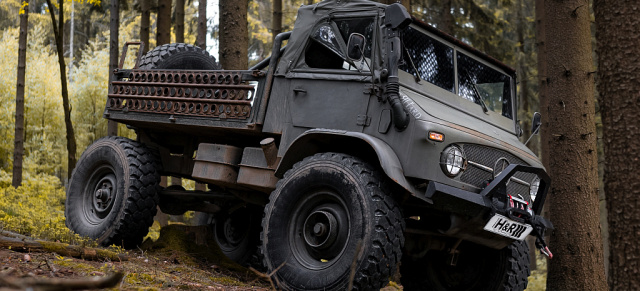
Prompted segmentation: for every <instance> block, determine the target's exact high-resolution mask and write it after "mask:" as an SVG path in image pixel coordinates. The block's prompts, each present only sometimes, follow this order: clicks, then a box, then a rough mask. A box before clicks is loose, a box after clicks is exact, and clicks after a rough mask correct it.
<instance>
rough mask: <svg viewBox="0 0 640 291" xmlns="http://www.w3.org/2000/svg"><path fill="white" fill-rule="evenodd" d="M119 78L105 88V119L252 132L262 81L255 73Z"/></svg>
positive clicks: (142, 73) (150, 73) (148, 73)
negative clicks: (106, 89) (257, 97)
mask: <svg viewBox="0 0 640 291" xmlns="http://www.w3.org/2000/svg"><path fill="white" fill-rule="evenodd" d="M120 76H122V77H121V78H118V80H116V81H113V82H111V84H110V86H109V94H108V99H107V104H106V108H105V117H106V118H107V119H111V120H115V121H118V122H121V123H124V124H129V125H133V126H136V125H138V126H139V125H143V126H145V125H146V126H149V125H154V126H158V127H162V126H164V125H165V124H183V125H187V126H188V125H198V126H205V127H219V128H237V129H248V130H251V129H254V128H255V126H254V122H253V121H254V119H255V116H256V115H257V110H254V107H255V106H254V105H257V104H259V101H260V100H257V99H256V96H257V95H256V93H259V92H256V91H257V90H260V88H261V87H262V86H260V83H264V79H265V78H264V73H263V72H260V71H222V70H220V71H187V70H128V71H126V72H124V73H121V74H120ZM250 82H252V83H250ZM257 88H258V89H257ZM258 95H259V96H260V97H262V96H261V94H258ZM155 129H158V128H157V127H156V128H155Z"/></svg>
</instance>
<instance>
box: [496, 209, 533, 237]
mask: <svg viewBox="0 0 640 291" xmlns="http://www.w3.org/2000/svg"><path fill="white" fill-rule="evenodd" d="M484 230H486V231H490V232H493V233H496V234H499V235H501V236H505V237H508V238H512V239H517V240H524V239H525V238H526V237H527V235H529V233H530V232H531V231H532V230H533V227H531V226H530V225H527V224H524V223H520V222H517V221H513V220H511V219H509V218H507V217H505V216H502V215H500V214H496V215H494V216H493V217H491V219H490V220H489V222H487V224H486V225H485V226H484Z"/></svg>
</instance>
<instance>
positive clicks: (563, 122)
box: [542, 0, 607, 290]
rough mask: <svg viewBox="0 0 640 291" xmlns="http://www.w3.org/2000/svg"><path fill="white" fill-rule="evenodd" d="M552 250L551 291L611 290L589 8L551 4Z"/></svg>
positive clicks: (573, 1)
mask: <svg viewBox="0 0 640 291" xmlns="http://www.w3.org/2000/svg"><path fill="white" fill-rule="evenodd" d="M544 13H545V17H544V20H545V22H546V24H545V33H546V46H547V47H546V49H547V50H546V60H547V89H548V91H547V94H548V103H547V104H546V105H547V106H548V107H547V109H546V110H547V111H548V114H547V115H548V118H547V120H546V122H547V124H546V127H545V128H544V131H543V132H542V138H543V141H544V143H546V145H547V146H548V149H549V151H548V152H547V154H548V155H549V167H548V169H549V172H550V174H551V178H552V183H551V193H550V195H549V196H550V197H551V201H550V204H549V212H550V219H551V221H552V222H553V223H554V226H555V230H554V231H552V233H551V241H550V247H551V249H552V251H554V252H555V256H554V258H553V260H550V261H549V272H548V275H547V289H548V290H606V289H607V286H606V279H605V274H604V259H603V250H602V239H601V233H600V223H599V213H600V211H599V205H598V204H599V203H598V172H597V171H598V165H597V157H596V155H597V151H596V129H595V104H594V101H595V99H594V96H593V89H594V81H593V72H592V71H593V59H592V50H591V31H590V15H589V5H588V4H587V3H585V2H584V1H579V0H567V1H545V3H544Z"/></svg>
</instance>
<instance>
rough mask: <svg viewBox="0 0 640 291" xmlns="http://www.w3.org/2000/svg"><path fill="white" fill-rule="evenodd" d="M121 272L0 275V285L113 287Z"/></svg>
mask: <svg viewBox="0 0 640 291" xmlns="http://www.w3.org/2000/svg"><path fill="white" fill-rule="evenodd" d="M122 277H123V274H122V273H113V274H109V275H107V276H104V277H99V276H95V277H87V278H80V279H59V278H12V277H8V276H4V277H0V286H4V287H8V288H13V289H31V290H47V291H55V290H86V289H103V288H113V287H115V286H116V285H118V283H120V281H121V280H122Z"/></svg>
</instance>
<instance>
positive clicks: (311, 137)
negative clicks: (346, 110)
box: [275, 129, 423, 197]
mask: <svg viewBox="0 0 640 291" xmlns="http://www.w3.org/2000/svg"><path fill="white" fill-rule="evenodd" d="M319 152H342V153H346V154H351V155H354V156H358V157H360V158H365V159H366V160H370V159H372V158H375V159H376V160H377V162H378V165H379V166H380V167H381V168H382V170H383V171H384V173H385V174H386V175H387V176H388V177H389V178H390V179H391V180H392V181H393V182H395V183H396V184H397V185H399V186H400V187H402V188H403V189H404V190H406V191H408V192H409V193H411V194H412V195H414V196H418V197H421V196H423V195H422V194H421V193H420V192H419V191H418V190H417V189H416V188H415V187H414V186H413V185H411V184H410V183H409V182H408V181H407V179H406V178H405V176H404V170H403V169H402V164H400V160H399V159H398V156H397V155H396V153H395V152H394V151H393V149H392V148H391V147H390V146H389V145H388V144H387V143H385V142H384V141H382V140H381V139H379V138H376V137H373V136H370V135H368V134H364V133H361V132H352V131H343V130H331V129H311V130H307V131H305V132H304V133H303V134H301V135H300V136H299V137H298V138H296V140H294V141H293V143H291V145H290V146H289V148H288V149H287V151H286V152H285V154H284V156H283V157H282V159H281V161H280V164H279V165H278V168H277V169H276V173H275V175H276V176H277V177H282V176H283V175H284V173H285V172H286V171H287V170H289V169H291V168H292V167H293V165H294V164H295V163H296V162H298V161H300V160H302V159H303V158H305V157H308V156H311V155H314V154H316V153H319Z"/></svg>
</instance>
